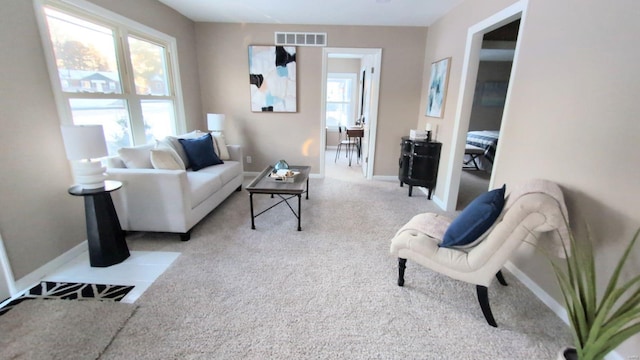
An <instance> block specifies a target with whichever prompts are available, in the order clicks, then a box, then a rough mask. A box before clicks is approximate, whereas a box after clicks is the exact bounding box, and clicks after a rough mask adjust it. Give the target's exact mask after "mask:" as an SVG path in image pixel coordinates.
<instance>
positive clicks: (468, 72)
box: [436, 0, 529, 211]
mask: <svg viewBox="0 0 640 360" xmlns="http://www.w3.org/2000/svg"><path fill="white" fill-rule="evenodd" d="M528 2H529V1H528V0H521V1H518V2H516V3H514V4H513V5H511V6H509V7H507V8H505V9H503V10H501V11H499V12H497V13H496V14H494V15H492V16H490V17H488V18H486V19H484V20H483V21H481V22H479V23H477V24H475V25H473V26H471V27H470V28H469V30H468V31H467V42H466V47H465V54H464V60H463V63H462V73H461V74H462V79H461V82H460V91H459V95H458V99H460V100H459V101H458V103H457V104H456V116H455V121H454V125H453V134H454V135H453V138H452V144H451V150H450V151H451V153H450V154H449V159H451V161H449V163H448V164H447V170H446V176H445V179H450V181H446V182H445V189H444V198H443V199H442V201H438V200H439V199H436V202H438V203H439V204H438V206H440V207H441V208H442V209H444V210H445V211H455V210H456V204H457V202H458V192H459V191H460V178H461V176H462V165H461V164H462V162H463V160H464V149H465V143H466V133H467V130H468V129H469V121H470V119H471V108H472V106H473V96H474V92H475V86H476V79H477V77H478V67H479V65H480V49H481V48H482V37H483V36H484V34H485V33H488V32H490V31H492V30H495V29H497V28H499V27H501V26H503V25H506V24H508V23H510V22H512V21H514V20H516V19H518V18H520V19H521V20H520V29H519V30H518V39H517V41H516V48H515V52H514V56H513V65H512V66H511V74H510V76H509V86H508V88H507V97H506V99H505V105H504V110H503V112H502V122H501V126H500V136H501V137H502V136H503V134H504V129H505V126H507V124H508V120H509V119H508V116H507V115H508V114H509V111H508V110H509V99H510V98H511V90H512V86H511V85H512V84H513V80H514V75H515V74H516V68H517V63H518V54H519V53H520V44H521V43H522V34H523V29H524V27H525V26H524V25H525V17H526V16H525V14H526V11H527V7H528ZM500 143H501V142H498V147H497V149H496V155H495V157H494V162H493V168H492V171H491V178H490V180H489V188H493V184H494V181H495V174H496V170H497V169H498V168H499V164H500V149H501V146H500Z"/></svg>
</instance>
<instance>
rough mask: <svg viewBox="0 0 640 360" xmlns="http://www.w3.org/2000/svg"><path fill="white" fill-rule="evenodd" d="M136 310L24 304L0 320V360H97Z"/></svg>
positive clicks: (105, 304) (102, 304) (106, 304)
mask: <svg viewBox="0 0 640 360" xmlns="http://www.w3.org/2000/svg"><path fill="white" fill-rule="evenodd" d="M135 308H136V306H135V305H132V304H124V303H119V302H112V301H92V300H85V301H76V300H27V301H23V302H22V303H20V304H18V305H16V307H14V308H13V309H11V310H10V311H9V312H7V313H6V314H4V315H2V316H0V359H3V360H4V359H25V360H26V359H39V360H44V359H79V360H80V359H82V360H84V359H97V358H98V357H99V356H100V354H102V352H103V351H104V349H105V348H106V347H107V345H109V343H110V342H111V340H112V339H113V337H114V336H115V335H116V334H117V333H118V331H120V329H121V328H122V326H123V325H124V323H125V322H126V321H127V319H129V317H131V315H132V314H133V312H134V310H135Z"/></svg>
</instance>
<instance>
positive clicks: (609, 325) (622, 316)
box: [536, 222, 640, 360]
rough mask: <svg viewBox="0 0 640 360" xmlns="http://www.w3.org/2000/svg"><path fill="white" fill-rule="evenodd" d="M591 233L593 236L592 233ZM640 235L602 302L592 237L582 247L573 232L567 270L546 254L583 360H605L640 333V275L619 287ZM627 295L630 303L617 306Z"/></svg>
mask: <svg viewBox="0 0 640 360" xmlns="http://www.w3.org/2000/svg"><path fill="white" fill-rule="evenodd" d="M567 226H568V222H567ZM588 230H589V229H588ZM587 233H588V234H591V231H590V230H589V231H587ZM639 235H640V229H638V230H637V231H636V233H635V235H634V236H633V239H632V240H631V241H630V243H629V244H628V246H627V248H626V249H625V251H624V253H623V255H622V256H621V258H620V259H619V261H618V263H617V264H616V267H615V269H614V271H613V274H612V275H611V277H610V278H609V281H608V283H607V286H606V289H605V291H604V293H603V294H602V297H601V299H600V301H598V296H597V281H596V268H595V256H594V252H593V245H592V242H591V236H588V239H587V241H584V244H583V242H581V243H580V244H578V242H577V240H576V238H575V237H574V236H573V233H572V232H569V240H570V241H569V244H570V246H571V250H572V254H571V256H569V251H568V249H567V246H566V245H565V243H564V242H563V243H562V248H563V251H564V254H565V267H563V266H560V265H558V264H556V263H554V262H553V261H552V260H551V258H550V257H549V255H548V254H546V253H545V255H546V256H547V257H548V258H549V261H550V263H551V265H552V267H553V270H554V272H555V275H556V279H557V281H558V285H559V287H560V290H561V294H562V297H563V300H564V303H565V307H566V310H567V316H568V317H569V323H570V324H571V330H572V335H573V338H574V346H575V347H576V350H577V352H578V358H579V359H581V360H591V359H602V358H604V356H605V355H606V354H608V353H609V352H611V351H612V350H614V349H615V348H616V347H618V346H619V345H620V344H621V343H622V342H624V341H625V340H626V339H628V338H629V337H631V336H633V335H635V334H637V333H638V332H640V323H639V322H638V321H640V288H635V287H636V286H637V285H638V284H640V275H638V276H635V277H634V278H632V279H631V280H630V281H627V282H626V283H624V284H622V285H618V281H619V278H620V274H621V272H622V269H623V267H624V265H625V263H626V261H627V259H628V257H629V255H630V253H631V250H632V248H633V246H634V245H635V243H636V241H637V239H638V237H639ZM536 248H537V247H536ZM630 292H631V294H630V295H629V293H630ZM625 296H626V300H625V301H624V302H623V303H622V304H621V305H619V306H617V307H616V305H618V303H619V302H620V301H621V299H623V298H624V297H625ZM614 309H615V310H614Z"/></svg>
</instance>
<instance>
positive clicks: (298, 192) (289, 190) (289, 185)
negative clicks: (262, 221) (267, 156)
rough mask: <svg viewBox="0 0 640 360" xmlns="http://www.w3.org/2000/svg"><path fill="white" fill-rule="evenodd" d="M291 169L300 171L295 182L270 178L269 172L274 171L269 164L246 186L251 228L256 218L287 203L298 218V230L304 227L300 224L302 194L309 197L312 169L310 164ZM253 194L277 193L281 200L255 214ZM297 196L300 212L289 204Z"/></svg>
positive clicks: (254, 226)
mask: <svg viewBox="0 0 640 360" xmlns="http://www.w3.org/2000/svg"><path fill="white" fill-rule="evenodd" d="M289 169H291V170H293V171H297V172H300V173H299V174H297V175H296V176H295V178H294V181H293V182H280V181H275V180H273V179H271V178H269V177H268V176H269V174H270V173H271V172H272V171H273V166H267V168H266V169H264V170H263V171H262V172H261V173H260V175H258V176H257V177H256V178H255V179H253V181H252V182H251V183H250V184H249V185H248V186H247V187H246V189H247V191H248V192H249V203H250V205H251V229H253V230H255V229H256V225H255V218H257V217H258V216H260V215H262V214H264V213H265V212H267V211H269V210H271V209H272V208H273V207H275V206H277V205H279V204H282V203H285V204H287V206H289V209H291V212H292V213H293V215H295V216H296V218H298V231H302V227H301V226H300V215H301V203H302V200H301V199H302V194H305V193H306V194H307V195H306V198H307V199H309V172H310V171H311V167H310V166H296V165H290V166H289ZM253 194H270V195H271V197H274V195H277V196H278V197H279V198H280V199H281V200H280V201H279V202H277V203H275V204H273V205H271V206H270V207H268V208H267V209H265V210H263V211H261V212H260V213H258V214H256V215H254V212H253ZM294 197H297V198H298V212H297V213H296V211H295V210H294V209H293V207H291V204H289V201H288V200H290V199H292V198H294Z"/></svg>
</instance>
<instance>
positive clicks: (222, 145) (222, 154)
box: [211, 131, 231, 160]
mask: <svg viewBox="0 0 640 360" xmlns="http://www.w3.org/2000/svg"><path fill="white" fill-rule="evenodd" d="M211 135H213V138H214V139H215V141H214V143H215V145H216V154H218V157H219V158H220V160H230V159H231V156H230V155H229V150H228V149H227V141H226V140H225V139H224V135H223V134H222V133H221V132H218V131H214V132H212V133H211Z"/></svg>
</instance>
